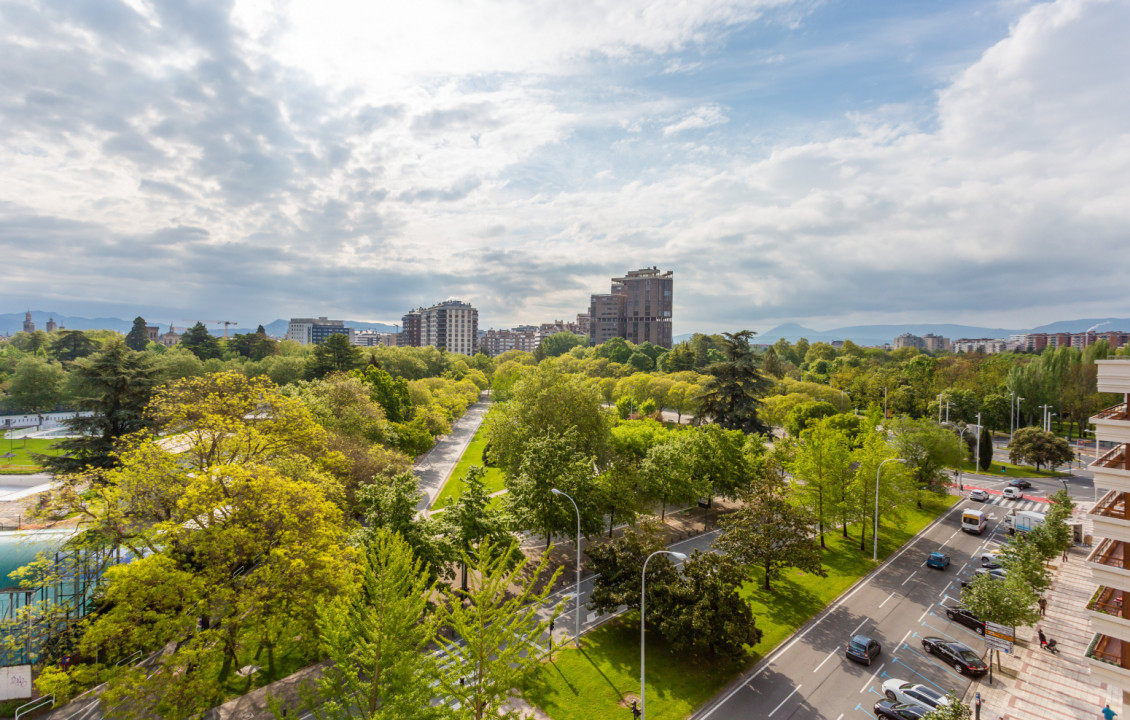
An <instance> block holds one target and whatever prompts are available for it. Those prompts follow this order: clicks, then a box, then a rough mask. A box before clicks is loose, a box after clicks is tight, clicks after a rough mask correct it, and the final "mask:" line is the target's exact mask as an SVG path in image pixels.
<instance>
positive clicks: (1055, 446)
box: [1008, 427, 1075, 470]
mask: <svg viewBox="0 0 1130 720" xmlns="http://www.w3.org/2000/svg"><path fill="white" fill-rule="evenodd" d="M1008 459H1009V460H1010V461H1011V462H1013V463H1014V464H1022V463H1026V464H1031V465H1035V466H1036V469H1037V470H1039V469H1040V467H1041V466H1042V465H1047V466H1049V467H1055V466H1056V465H1062V464H1064V463H1069V462H1071V461H1072V460H1074V459H1075V453H1074V452H1072V450H1071V445H1070V444H1069V443H1068V442H1067V441H1066V440H1064V439H1063V438H1061V437H1056V435H1055V434H1053V433H1050V432H1044V431H1043V430H1041V429H1040V428H1038V427H1023V428H1020V429H1019V430H1017V431H1016V432H1015V433H1014V434H1013V436H1012V442H1011V443H1009V446H1008Z"/></svg>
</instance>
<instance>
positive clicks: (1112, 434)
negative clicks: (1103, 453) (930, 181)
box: [1091, 403, 1130, 443]
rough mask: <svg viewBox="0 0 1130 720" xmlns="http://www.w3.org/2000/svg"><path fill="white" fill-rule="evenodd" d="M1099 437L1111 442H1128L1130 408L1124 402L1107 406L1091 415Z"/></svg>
mask: <svg viewBox="0 0 1130 720" xmlns="http://www.w3.org/2000/svg"><path fill="white" fill-rule="evenodd" d="M1091 422H1093V423H1094V424H1095V430H1096V431H1097V432H1098V436H1099V438H1101V439H1102V440H1109V441H1112V442H1121V443H1128V442H1130V409H1128V408H1127V404H1126V403H1122V404H1121V405H1115V406H1114V407H1109V408H1107V409H1106V410H1103V411H1102V412H1100V413H1098V414H1097V415H1094V416H1092V417H1091Z"/></svg>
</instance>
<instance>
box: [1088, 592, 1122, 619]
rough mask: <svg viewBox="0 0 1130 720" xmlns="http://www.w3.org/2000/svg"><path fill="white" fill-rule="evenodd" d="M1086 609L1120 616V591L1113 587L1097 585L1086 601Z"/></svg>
mask: <svg viewBox="0 0 1130 720" xmlns="http://www.w3.org/2000/svg"><path fill="white" fill-rule="evenodd" d="M1087 609H1088V610H1094V611H1095V612H1101V613H1103V614H1105V615H1114V616H1115V617H1122V591H1121V590H1118V589H1115V588H1108V587H1103V586H1101V585H1100V586H1099V589H1098V590H1096V591H1095V594H1094V595H1092V596H1091V602H1089V603H1087Z"/></svg>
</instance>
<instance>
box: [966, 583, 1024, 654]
mask: <svg viewBox="0 0 1130 720" xmlns="http://www.w3.org/2000/svg"><path fill="white" fill-rule="evenodd" d="M1036 600H1037V596H1036V593H1034V592H1033V591H1032V588H1031V587H1029V586H1028V583H1027V582H1026V581H1025V580H1024V578H1022V577H1021V576H1020V575H1019V574H1017V575H1013V574H1012V573H1009V575H1008V577H1006V578H1005V579H1003V580H996V579H994V578H993V577H991V576H989V575H987V574H984V575H979V576H977V577H975V578H974V579H973V582H972V583H970V584H969V585H968V586H966V588H965V589H964V590H962V591H961V602H962V604H964V605H965V607H966V608H967V609H968V610H969V612H971V613H973V615H975V616H976V617H978V618H980V619H981V620H983V621H985V622H991V623H996V624H998V625H1004V626H1006V627H1012V628H1015V627H1017V626H1020V625H1031V624H1033V623H1035V622H1036V621H1037V620H1039V617H1040V611H1039V608H1038V607H1037V605H1036ZM998 657H999V655H998ZM998 662H999V660H998Z"/></svg>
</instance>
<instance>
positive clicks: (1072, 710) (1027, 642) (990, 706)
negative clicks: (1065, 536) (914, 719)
mask: <svg viewBox="0 0 1130 720" xmlns="http://www.w3.org/2000/svg"><path fill="white" fill-rule="evenodd" d="M1086 557H1087V553H1086V551H1085V550H1083V549H1076V550H1074V551H1072V552H1071V553H1070V560H1068V562H1066V563H1059V564H1058V566H1057V567H1056V569H1055V570H1054V571H1053V573H1054V574H1053V580H1052V587H1051V589H1050V590H1049V591H1048V593H1047V595H1046V596H1047V598H1048V609H1047V615H1046V616H1045V617H1044V618H1043V619H1042V620H1041V622H1040V624H1039V627H1041V628H1043V630H1044V634H1045V635H1046V636H1047V637H1049V638H1055V641H1056V644H1057V645H1058V646H1059V653H1058V654H1056V655H1053V654H1051V653H1049V652H1048V651H1046V650H1042V649H1041V648H1040V643H1039V639H1038V638H1037V637H1036V630H1037V628H1036V627H1026V628H1017V640H1018V641H1022V642H1024V645H1021V644H1020V643H1017V645H1016V646H1015V649H1014V654H1013V655H1012V656H1008V655H1002V656H1001V657H1002V660H1003V664H1004V670H1005V671H1004V673H1003V674H1002V673H997V672H996V670H995V666H994V675H993V684H992V685H991V686H990V685H989V678H988V676H985V677H984V678H981V679H980V680H978V681H976V682H974V683H973V684H972V685H970V686H969V691H968V693H967V694H966V697H965V702H966V703H968V704H969V705H970V707H972V705H973V700H974V693H976V692H980V693H981V718H982V719H983V720H1021V719H1023V720H1065V718H1101V715H1100V714H1099V712H1100V711H1101V710H1102V708H1103V706H1104V705H1106V704H1107V703H1110V707H1111V709H1112V710H1114V711H1115V712H1117V713H1119V715H1120V716H1121V714H1122V711H1123V710H1122V692H1121V691H1120V690H1119V689H1118V688H1113V687H1108V686H1107V685H1106V683H1103V682H1101V681H1099V680H1098V679H1096V678H1094V677H1092V676H1091V674H1090V671H1089V669H1088V663H1087V661H1086V660H1085V659H1084V658H1083V653H1084V652H1086V650H1087V646H1088V644H1090V642H1091V638H1092V637H1094V632H1093V631H1092V630H1091V624H1090V622H1089V621H1088V620H1087V616H1086V611H1085V606H1086V604H1087V602H1088V601H1089V600H1090V599H1091V595H1092V594H1093V593H1094V591H1095V584H1094V581H1093V580H1091V572H1090V570H1089V569H1088V568H1087V564H1086V562H1085V558H1086Z"/></svg>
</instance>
